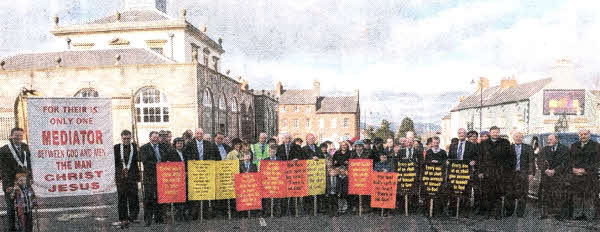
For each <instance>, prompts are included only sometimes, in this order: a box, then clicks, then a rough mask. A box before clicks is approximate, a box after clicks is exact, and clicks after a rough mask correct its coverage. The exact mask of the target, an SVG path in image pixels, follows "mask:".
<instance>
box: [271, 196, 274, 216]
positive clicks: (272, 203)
mask: <svg viewBox="0 0 600 232" xmlns="http://www.w3.org/2000/svg"><path fill="white" fill-rule="evenodd" d="M274 204H275V203H274V202H273V198H272V197H271V218H273V205H274Z"/></svg>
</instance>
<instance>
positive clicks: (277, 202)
mask: <svg viewBox="0 0 600 232" xmlns="http://www.w3.org/2000/svg"><path fill="white" fill-rule="evenodd" d="M264 160H267V161H277V160H279V158H277V144H271V145H269V157H267V158H265V159H264ZM262 206H263V215H264V216H265V217H266V216H270V215H271V198H263V199H262ZM273 216H274V217H281V199H280V198H273Z"/></svg>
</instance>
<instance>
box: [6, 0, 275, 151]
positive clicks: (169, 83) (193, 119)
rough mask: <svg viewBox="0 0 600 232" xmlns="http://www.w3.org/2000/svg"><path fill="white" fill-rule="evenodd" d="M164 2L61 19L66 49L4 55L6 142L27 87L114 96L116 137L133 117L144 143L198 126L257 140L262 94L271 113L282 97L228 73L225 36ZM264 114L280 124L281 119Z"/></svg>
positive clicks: (58, 29) (58, 31) (51, 93)
mask: <svg viewBox="0 0 600 232" xmlns="http://www.w3.org/2000/svg"><path fill="white" fill-rule="evenodd" d="M163 5H164V6H166V3H165V0H156V1H148V0H146V1H139V0H136V1H125V6H126V9H125V10H124V11H120V12H118V13H115V14H114V15H111V16H108V17H104V18H100V19H96V20H92V21H91V22H87V23H83V24H78V25H64V26H63V25H60V24H59V18H58V17H54V18H53V20H54V27H53V28H52V29H51V33H53V34H54V35H55V36H56V37H57V38H58V39H61V40H64V45H65V47H64V50H63V51H56V52H46V53H33V54H16V55H12V56H8V57H4V58H1V61H0V102H1V103H0V143H3V142H5V141H6V140H7V139H8V134H9V130H10V128H12V127H14V125H15V123H14V122H15V121H18V120H17V119H18V118H19V114H18V108H19V107H17V106H18V103H19V101H18V99H19V96H20V95H21V94H22V93H23V90H24V89H27V90H29V91H35V92H36V94H37V95H38V96H41V97H106V98H111V99H112V102H113V105H112V112H113V115H112V116H113V131H115V132H116V133H113V134H114V139H115V141H119V133H118V132H119V131H121V130H124V129H129V130H131V129H132V125H134V121H133V120H136V123H135V124H136V125H137V131H138V137H139V140H140V142H146V141H148V133H149V132H150V131H153V130H171V131H172V132H173V134H174V136H180V135H181V134H182V133H183V132H184V131H185V130H187V129H193V128H196V127H201V128H203V129H204V131H205V133H208V134H211V135H214V133H216V132H222V133H224V134H225V135H226V138H227V140H231V139H233V138H236V137H240V138H246V139H254V138H255V137H256V132H257V127H256V122H255V121H256V119H257V117H256V115H257V113H258V112H256V111H255V109H256V106H255V99H257V98H259V99H263V98H264V99H267V100H263V101H264V102H268V104H262V105H261V110H265V111H268V112H271V113H273V112H277V100H276V99H275V98H274V96H262V95H260V96H255V94H254V93H253V91H251V90H249V89H248V84H247V82H246V81H245V80H243V79H241V78H235V79H234V78H232V77H230V76H228V75H227V74H224V73H222V72H221V71H220V64H219V61H220V58H221V55H222V54H223V53H224V50H223V48H222V47H221V44H222V40H221V39H219V40H218V42H215V41H214V40H212V39H210V38H209V37H208V36H206V34H204V32H205V28H202V29H198V28H197V27H195V26H194V25H192V24H190V23H189V22H187V21H186V20H185V10H181V12H180V18H178V19H174V18H172V17H170V16H168V15H166V14H165V13H164V11H165V8H164V7H161V6H163ZM157 7H158V8H157ZM159 9H160V10H159ZM260 120H262V121H264V122H261V123H266V124H268V125H276V122H277V121H276V120H277V117H276V116H273V115H271V117H266V118H265V117H262V116H261V118H260ZM17 124H18V123H17Z"/></svg>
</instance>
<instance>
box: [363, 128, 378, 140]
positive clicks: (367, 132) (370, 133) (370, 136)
mask: <svg viewBox="0 0 600 232" xmlns="http://www.w3.org/2000/svg"><path fill="white" fill-rule="evenodd" d="M375 137H376V136H375V128H374V127H373V126H367V129H365V138H366V139H367V138H368V139H370V140H373V139H374V138H375Z"/></svg>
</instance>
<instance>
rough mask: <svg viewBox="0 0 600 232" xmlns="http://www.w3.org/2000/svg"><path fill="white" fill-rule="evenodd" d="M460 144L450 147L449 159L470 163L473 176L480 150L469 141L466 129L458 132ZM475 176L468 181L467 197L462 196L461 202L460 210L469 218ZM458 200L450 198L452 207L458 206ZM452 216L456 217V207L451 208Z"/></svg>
mask: <svg viewBox="0 0 600 232" xmlns="http://www.w3.org/2000/svg"><path fill="white" fill-rule="evenodd" d="M457 136H458V142H457V143H452V144H450V147H448V159H451V160H466V161H469V167H470V171H471V174H473V170H474V168H475V164H476V159H477V156H478V154H479V148H478V147H477V145H476V144H473V143H471V142H469V141H467V131H466V130H465V129H464V128H460V129H458V132H457ZM474 177H475V176H473V175H471V179H470V180H469V181H468V184H467V185H466V186H465V189H466V191H465V192H464V194H465V195H463V196H461V200H460V203H461V204H460V208H461V209H463V210H462V212H463V215H465V216H466V217H468V216H469V215H470V213H471V210H472V209H471V204H469V202H468V200H469V198H470V195H471V191H472V189H473V180H474V179H475V178H474ZM456 200H457V199H456V198H455V197H451V198H450V205H451V206H454V205H456ZM449 211H450V214H451V215H454V214H455V213H456V212H455V211H456V207H451V208H450V210H449Z"/></svg>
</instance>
